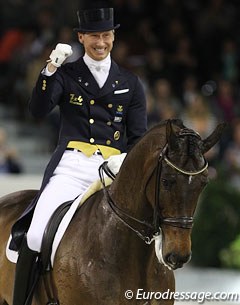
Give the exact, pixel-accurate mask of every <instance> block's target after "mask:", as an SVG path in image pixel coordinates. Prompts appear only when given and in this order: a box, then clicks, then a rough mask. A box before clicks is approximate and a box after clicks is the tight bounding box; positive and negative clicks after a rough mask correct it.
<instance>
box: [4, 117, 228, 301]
mask: <svg viewBox="0 0 240 305" xmlns="http://www.w3.org/2000/svg"><path fill="white" fill-rule="evenodd" d="M223 128H224V123H222V124H219V125H218V126H217V127H216V129H215V130H214V131H213V132H212V134H211V135H209V136H208V137H207V138H206V139H204V140H203V139H201V137H200V136H199V134H198V133H196V132H195V131H193V130H191V129H188V128H187V127H185V126H184V125H183V123H182V122H181V121H180V120H177V119H175V120H167V121H163V122H161V123H160V124H158V125H156V126H154V127H153V128H151V129H150V130H149V131H148V132H146V134H145V135H144V136H143V137H142V138H141V140H140V141H139V142H138V143H137V144H135V145H134V146H133V148H132V149H131V150H130V151H129V153H128V154H127V157H126V158H125V160H124V162H123V164H122V166H121V170H120V172H119V173H118V174H117V176H116V179H115V180H114V181H113V182H112V184H111V185H110V186H109V187H105V188H103V189H102V190H100V191H98V192H97V193H95V194H94V195H92V196H91V197H90V198H88V199H87V201H86V202H85V203H84V204H83V205H82V206H81V207H80V208H79V209H78V211H77V212H76V214H75V215H74V217H73V219H72V221H71V223H70V225H69V227H68V229H67V231H66V232H65V234H64V236H63V239H62V241H61V243H60V245H59V248H58V250H57V252H56V256H55V260H54V265H53V269H52V270H51V271H50V272H49V274H50V275H51V279H52V281H53V283H54V290H55V295H56V296H57V298H58V302H59V303H58V304H60V305H127V304H133V305H136V304H142V305H160V304H161V305H171V304H173V303H174V298H173V297H169V295H168V297H167V298H166V297H165V298H160V297H159V296H160V294H159V293H164V292H165V293H166V292H172V293H173V292H174V291H175V279H174V272H173V271H174V270H175V269H177V268H180V267H182V266H183V265H184V264H185V263H187V262H188V261H189V260H190V258H191V228H192V225H193V216H194V211H195V209H196V206H197V201H198V198H199V195H200V194H201V192H202V190H203V188H204V187H205V185H206V184H207V181H208V171H207V166H208V165H207V162H206V160H205V158H204V154H205V153H206V152H207V151H208V150H209V149H210V148H211V147H213V146H214V145H215V144H216V143H217V141H218V140H219V139H220V136H221V133H222V130H223ZM36 192H37V191H36V190H24V191H20V192H15V193H11V194H9V195H7V196H5V197H3V198H2V199H1V200H0V232H1V236H0V305H7V304H8V305H11V304H12V291H13V282H14V270H15V264H13V263H11V262H10V261H8V260H7V258H6V255H5V248H6V244H7V241H8V238H9V234H10V230H11V227H12V225H13V223H14V222H15V221H16V219H17V218H18V217H19V216H20V215H21V214H22V213H23V211H24V209H25V208H26V207H27V205H28V204H29V203H30V201H31V200H32V198H33V197H34V196H35V195H36ZM144 241H145V242H144ZM152 241H153V242H152ZM44 283H45V280H44V276H42V277H41V278H40V280H39V282H38V285H37V287H36V290H35V294H34V299H33V304H35V305H40V304H41V305H43V304H56V303H54V302H53V303H51V302H49V295H48V292H47V290H46V289H45V287H44ZM139 289H142V290H141V293H140V294H139ZM130 290H131V291H130ZM126 291H127V292H126ZM129 291H130V292H129ZM143 291H144V292H146V293H147V292H157V293H158V297H156V296H155V297H149V295H145V296H144V295H143V293H142V292H143Z"/></svg>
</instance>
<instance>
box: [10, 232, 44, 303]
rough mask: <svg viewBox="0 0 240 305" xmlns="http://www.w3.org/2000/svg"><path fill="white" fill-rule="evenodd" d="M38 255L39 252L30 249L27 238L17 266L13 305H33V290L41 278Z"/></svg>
mask: <svg viewBox="0 0 240 305" xmlns="http://www.w3.org/2000/svg"><path fill="white" fill-rule="evenodd" d="M38 255H39V253H38V252H36V251H33V250H31V249H29V248H28V245H27V240H26V237H25V238H24V239H23V242H22V246H21V249H20V252H19V257H18V261H17V265H16V271H15V282H14V291H13V303H12V305H25V304H26V305H29V304H31V302H32V296H33V290H34V287H35V284H36V283H37V279H38V277H39V270H38V268H37V266H38V260H37V257H38ZM26 301H27V302H26Z"/></svg>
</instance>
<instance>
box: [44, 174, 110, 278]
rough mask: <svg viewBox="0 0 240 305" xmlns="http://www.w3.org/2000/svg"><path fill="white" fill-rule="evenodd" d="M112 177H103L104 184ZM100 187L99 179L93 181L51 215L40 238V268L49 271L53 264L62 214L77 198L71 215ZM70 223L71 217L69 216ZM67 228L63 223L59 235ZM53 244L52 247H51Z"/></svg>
mask: <svg viewBox="0 0 240 305" xmlns="http://www.w3.org/2000/svg"><path fill="white" fill-rule="evenodd" d="M112 181H113V180H112V179H110V178H109V177H105V186H109V185H110V184H111V183H112ZM101 189H102V184H101V181H100V180H97V181H95V182H94V183H93V184H92V185H91V186H90V187H89V188H88V190H87V191H86V192H85V193H84V194H83V195H82V196H80V197H77V198H75V199H74V200H70V201H67V202H64V203H63V204H62V205H60V206H59V207H58V208H57V209H56V210H55V212H54V213H53V215H52V216H51V218H50V220H49V222H48V225H47V227H46V229H45V232H44V236H43V240H42V247H41V263H42V268H43V269H42V270H43V272H44V271H49V270H51V268H52V266H53V261H54V256H55V252H56V250H57V247H58V245H59V243H60V241H61V238H59V237H58V240H57V242H56V243H55V244H54V240H55V236H56V233H57V232H58V230H59V227H60V224H61V222H62V220H63V218H64V216H65V215H66V214H67V213H68V211H69V210H70V208H71V209H72V205H73V204H75V202H76V200H78V199H79V202H78V203H77V204H75V206H76V208H74V207H73V211H72V212H71V215H72V216H73V215H74V214H75V212H76V211H77V210H78V209H79V208H81V206H82V205H83V204H84V202H85V201H86V200H87V199H88V198H89V197H90V196H92V195H93V194H94V193H96V192H97V191H99V190H101ZM69 218H70V219H69V222H68V224H69V223H70V221H71V219H72V217H71V216H70V217H69ZM66 229H67V226H66V225H65V227H64V231H61V232H60V233H59V235H60V237H62V236H63V235H64V232H65V230H66ZM53 246H54V248H53Z"/></svg>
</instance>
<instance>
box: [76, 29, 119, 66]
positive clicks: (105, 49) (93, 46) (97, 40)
mask: <svg viewBox="0 0 240 305" xmlns="http://www.w3.org/2000/svg"><path fill="white" fill-rule="evenodd" d="M78 39H79V41H80V43H82V44H83V46H84V49H85V52H86V53H87V54H88V56H90V57H91V58H92V59H94V60H97V61H99V60H103V59H104V58H106V57H107V56H108V54H109V53H110V52H111V50H112V48H113V42H114V31H112V30H111V31H105V32H92V33H78Z"/></svg>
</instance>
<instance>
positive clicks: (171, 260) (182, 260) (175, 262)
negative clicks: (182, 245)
mask: <svg viewBox="0 0 240 305" xmlns="http://www.w3.org/2000/svg"><path fill="white" fill-rule="evenodd" d="M190 259H191V254H189V255H185V256H182V255H179V254H177V253H174V252H172V253H169V254H167V255H166V256H165V257H164V261H165V263H166V264H167V265H168V266H169V267H170V268H171V269H172V270H176V269H178V268H182V266H183V265H184V264H186V263H187V262H189V260H190Z"/></svg>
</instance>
